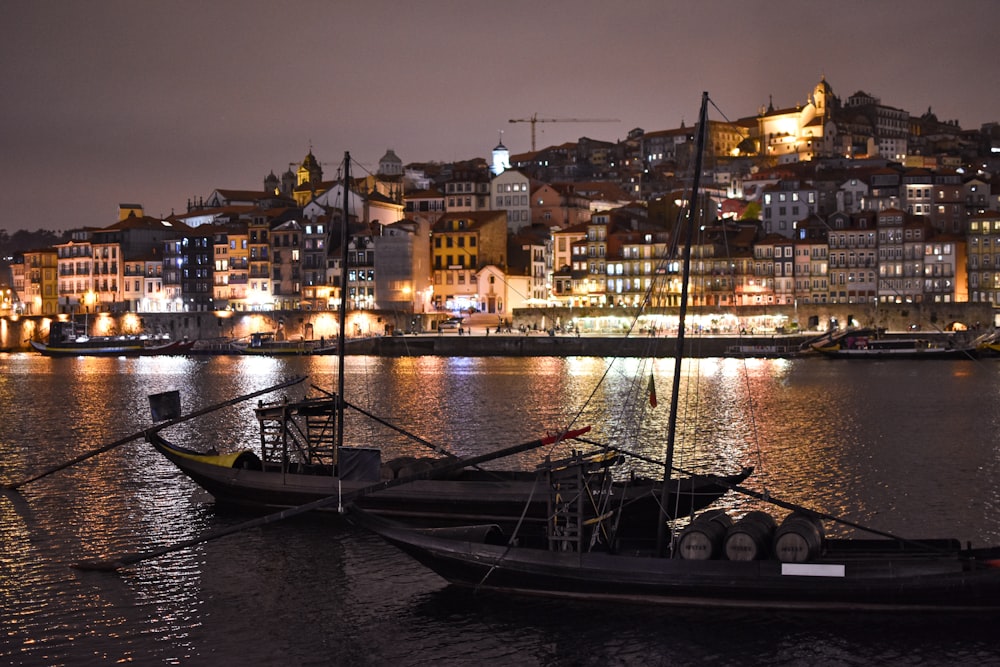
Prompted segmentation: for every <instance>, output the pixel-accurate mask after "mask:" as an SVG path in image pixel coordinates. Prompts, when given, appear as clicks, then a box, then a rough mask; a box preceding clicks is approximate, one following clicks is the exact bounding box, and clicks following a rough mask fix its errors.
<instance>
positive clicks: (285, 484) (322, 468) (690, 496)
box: [145, 157, 751, 534]
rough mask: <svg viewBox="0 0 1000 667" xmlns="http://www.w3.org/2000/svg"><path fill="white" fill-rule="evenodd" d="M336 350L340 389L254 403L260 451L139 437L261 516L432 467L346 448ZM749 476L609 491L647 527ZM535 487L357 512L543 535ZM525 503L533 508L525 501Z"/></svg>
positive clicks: (221, 498) (379, 500) (476, 486)
mask: <svg viewBox="0 0 1000 667" xmlns="http://www.w3.org/2000/svg"><path fill="white" fill-rule="evenodd" d="M348 165H349V157H348V158H346V159H345V177H344V182H345V183H349V182H350V179H349V176H348V175H347V172H348ZM344 200H345V210H344V214H343V220H344V221H345V224H344V225H343V231H342V234H343V236H342V238H341V247H342V248H343V251H344V257H343V266H347V257H346V255H347V229H346V221H347V220H348V219H349V218H348V215H347V210H346V202H348V201H349V200H350V198H349V197H345V198H344ZM341 308H342V309H341V311H340V333H339V336H338V340H341V341H342V340H345V331H344V322H345V320H346V312H345V310H344V308H346V306H345V305H344V304H343V303H342V306H341ZM251 347H252V342H251ZM335 347H337V348H338V354H339V356H340V364H339V369H340V372H339V373H338V391H337V392H324V395H322V396H319V397H314V398H308V397H307V398H304V399H301V400H291V399H290V400H280V401H278V402H276V403H270V404H267V405H260V406H259V407H258V408H257V411H256V417H257V420H258V422H259V429H260V438H259V440H260V447H259V449H257V450H256V451H252V450H240V451H236V452H233V453H224V454H218V453H216V452H214V451H212V450H211V449H210V447H208V446H206V447H198V448H195V447H187V446H183V445H178V444H176V443H172V442H171V441H170V440H169V438H168V437H167V436H166V435H165V434H164V432H163V431H162V430H160V429H157V428H151V429H150V430H149V431H147V432H146V434H145V437H146V439H147V440H148V441H149V442H150V443H151V444H152V445H153V447H155V448H156V449H157V451H159V452H160V453H162V454H163V455H164V456H165V457H167V458H168V459H169V460H170V461H172V462H173V463H174V464H175V465H176V466H177V467H178V468H179V469H180V470H181V471H183V472H184V473H185V474H186V475H187V476H188V477H190V478H191V479H192V480H194V481H195V482H196V483H197V484H198V485H200V486H201V487H202V488H204V489H205V490H206V491H208V492H209V493H211V494H212V496H213V497H214V498H215V499H216V502H218V503H220V504H222V505H233V506H238V507H242V508H246V509H254V510H262V511H266V510H274V509H281V508H289V507H296V506H300V505H303V504H306V503H309V502H312V501H316V500H318V499H322V498H327V497H329V496H337V495H341V494H346V493H352V492H354V491H356V490H359V489H363V488H366V487H369V486H371V485H372V484H376V483H378V482H380V480H382V479H384V478H390V479H391V478H398V477H400V476H402V477H406V476H407V475H408V474H410V473H411V472H412V471H413V470H414V469H419V468H429V467H431V466H432V465H433V463H432V462H431V461H430V460H396V461H390V462H388V463H387V464H386V465H383V464H382V460H381V453H380V451H379V450H378V449H377V448H368V447H346V446H344V439H343V424H344V420H343V411H344V408H345V407H347V405H348V404H347V402H346V401H345V400H344V399H343V396H344V379H343V368H344V356H343V355H344V346H339V345H337V346H335ZM166 394H168V395H169V398H170V400H169V401H166V400H164V402H166V403H170V404H173V403H176V402H177V401H178V400H179V399H178V398H177V397H175V396H174V393H173V392H166ZM154 398H156V397H151V405H152V403H155V402H157V401H154V400H153V399H154ZM351 407H352V408H353V409H359V408H355V407H354V406H351ZM359 410H360V409H359ZM156 412H158V411H154V413H156ZM362 412H363V410H362ZM167 413H168V414H171V415H173V414H176V413H179V407H176V409H174V408H173V407H172V408H171V409H170V410H168V411H167ZM365 414H366V415H367V416H369V417H370V418H373V419H377V417H375V416H374V415H368V414H367V413H365ZM159 416H161V417H162V416H163V415H162V414H161V415H159ZM164 418H166V417H164ZM382 423H383V424H384V425H387V426H389V425H388V424H386V423H385V422H382ZM397 430H400V431H401V429H397ZM404 433H405V432H404ZM423 444H427V443H423ZM439 453H441V452H440V451H439ZM750 473H751V470H750V469H744V470H740V471H739V472H736V473H734V474H732V475H728V476H723V477H715V476H713V475H690V476H687V477H685V478H682V479H677V480H671V481H670V482H669V483H668V484H667V486H664V484H663V482H662V480H660V479H644V478H637V479H630V480H628V481H627V482H622V483H619V484H617V485H615V486H614V487H613V488H612V489H611V490H610V493H612V494H613V495H614V496H615V497H616V498H620V499H624V500H627V501H628V502H630V503H631V505H632V506H633V508H634V516H636V517H639V516H649V517H651V518H650V520H652V517H655V515H656V513H657V512H658V511H659V510H658V507H659V504H660V503H661V502H663V498H664V496H666V497H667V498H668V499H669V502H670V504H671V507H675V506H676V507H679V508H682V509H683V511H685V512H687V511H691V510H693V509H698V508H701V507H705V506H707V505H708V504H710V503H711V502H713V501H714V500H716V499H718V498H719V497H720V496H721V495H723V494H724V493H726V491H727V487H726V485H725V484H727V483H734V482H737V481H740V480H743V479H745V478H746V477H747V476H748V475H749V474H750ZM537 479H538V475H537V474H536V472H535V471H515V472H485V471H480V470H475V469H463V470H459V471H456V472H455V473H453V474H451V475H449V477H448V478H447V479H441V480H421V481H417V482H414V483H411V484H407V485H405V486H399V487H395V488H393V489H391V490H385V491H382V492H380V493H378V494H374V495H372V496H370V497H366V498H365V500H364V501H363V503H362V504H363V505H364V506H366V507H369V508H371V509H372V510H373V511H377V512H380V513H383V514H385V515H389V516H395V517H407V518H412V519H419V520H430V521H436V522H440V521H445V522H449V523H454V522H468V521H483V520H487V521H496V522H498V523H501V524H503V525H510V526H513V525H514V524H515V523H517V521H518V519H519V518H520V517H521V515H522V513H524V512H525V508H526V507H527V513H526V515H525V522H526V524H527V526H526V531H527V533H528V534H530V533H532V531H533V530H534V529H535V528H537V530H538V534H541V531H542V530H543V529H544V523H545V518H546V517H547V509H546V505H545V503H546V501H545V494H544V493H534V488H535V485H536V484H537ZM533 496H536V497H538V498H540V499H541V500H539V501H536V502H533V503H529V502H528V501H529V499H530V498H532V497H533Z"/></svg>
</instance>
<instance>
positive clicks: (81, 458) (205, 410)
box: [4, 375, 307, 491]
mask: <svg viewBox="0 0 1000 667" xmlns="http://www.w3.org/2000/svg"><path fill="white" fill-rule="evenodd" d="M306 377H307V376H305V375H301V376H299V377H294V378H292V379H290V380H286V381H285V382H282V383H281V384H276V385H274V386H273V387H268V388H267V389H261V390H260V391H255V392H253V393H251V394H246V395H245V396H240V397H238V398H233V399H230V400H228V401H224V402H222V403H216V404H215V405H210V406H208V407H207V408H202V409H201V410H196V411H194V412H191V413H189V414H186V415H182V416H180V417H177V418H176V419H171V420H169V421H166V422H163V423H162V424H159V425H157V426H155V427H153V428H151V429H144V430H142V431H138V432H137V433H133V434H132V435H127V436H125V437H124V438H121V439H119V440H115V441H114V442H111V443H108V444H106V445H104V446H103V447H99V448H97V449H94V450H92V451H89V452H87V453H86V454H81V455H80V456H77V457H76V458H74V459H72V460H70V461H67V462H66V463H62V464H60V465H57V466H55V467H52V468H49V469H48V470H45V471H44V472H41V473H39V474H37V475H35V476H34V477H29V478H28V479H25V480H22V481H20V482H17V483H16V484H10V485H7V486H6V487H4V488H6V489H9V490H12V491H14V490H17V489H18V488H20V487H22V486H24V485H25V484H28V483H30V482H34V481H35V480H38V479H41V478H42V477H46V476H47V475H51V474H52V473H54V472H58V471H60V470H63V469H64V468H68V467H70V466H71V465H75V464H77V463H79V462H80V461H85V460H87V459H89V458H90V457H92V456H97V455H98V454H103V453H104V452H107V451H110V450H112V449H114V448H115V447H120V446H121V445H124V444H126V443H129V442H132V441H133V440H138V439H139V438H142V437H145V435H146V433H147V432H148V431H150V430H153V431H159V430H161V429H164V428H167V427H168V426H173V425H174V424H180V423H181V422H185V421H188V420H189V419H194V418H195V417H201V416H202V415H206V414H208V413H209V412H215V411H216V410H221V409H222V408H226V407H229V406H230V405H235V404H237V403H242V402H243V401H248V400H250V399H251V398H256V397H257V396H261V395H263V394H268V393H270V392H272V391H277V390H279V389H284V388H285V387H290V386H292V385H294V384H298V383H300V382H302V381H303V380H305V379H306Z"/></svg>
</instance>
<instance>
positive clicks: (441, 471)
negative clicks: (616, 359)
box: [75, 426, 590, 571]
mask: <svg viewBox="0 0 1000 667" xmlns="http://www.w3.org/2000/svg"><path fill="white" fill-rule="evenodd" d="M589 431H590V427H589V426H587V427H584V428H581V429H575V430H572V431H564V432H562V433H560V434H558V435H549V436H546V437H544V438H539V439H538V440H531V441H529V442H524V443H521V444H519V445H513V446H511V447H507V448H505V449H500V450H497V451H495V452H492V453H490V454H482V455H479V456H471V457H469V458H465V459H458V460H456V461H451V462H448V463H445V464H444V465H439V466H435V467H433V468H431V469H430V470H424V471H422V472H418V473H414V474H413V475H407V476H406V477H399V478H396V479H389V480H384V481H381V482H378V483H375V484H371V485H369V486H366V487H363V488H361V489H357V490H355V491H351V492H349V493H345V494H343V495H332V496H326V497H325V498H320V499H318V500H314V501H312V502H309V503H306V504H304V505H297V506H295V507H291V508H289V509H286V510H281V511H280V512H274V513H272V514H268V515H266V516H262V517H259V518H256V519H251V520H250V521H245V522H243V523H240V524H237V525H235V526H229V527H228V528H222V529H220V530H217V531H214V532H211V533H208V534H207V535H202V536H200V537H195V538H192V539H189V540H184V541H182V542H178V543H176V544H172V545H170V546H166V547H160V548H159V549H153V550H151V551H146V552H143V553H136V554H126V555H123V556H119V557H117V558H114V559H106V560H92V561H81V562H79V563H77V564H76V566H75V567H77V568H78V569H81V570H106V571H110V570H117V569H119V568H122V567H127V566H129V565H134V564H136V563H140V562H142V561H144V560H149V559H150V558H157V557H159V556H163V555H165V554H168V553H172V552H174V551H180V550H181V549H186V548H187V547H191V546H194V545H196V544H201V543H203V542H209V541H211V540H216V539H218V538H220V537H225V536H227V535H232V534H233V533H238V532H240V531H243V530H247V529H249V528H257V527H259V526H264V525H267V524H270V523H276V522H278V521H283V520H285V519H290V518H292V517H293V516H298V515H299V514H304V513H306V512H311V511H313V510H316V509H321V508H323V507H329V506H330V505H335V504H338V503H341V502H343V503H352V502H354V501H356V500H358V499H359V498H363V497H364V496H367V495H371V494H373V493H376V492H378V491H383V490H385V489H388V488H391V487H394V486H400V485H402V484H408V483H410V482H415V481H417V480H422V479H434V478H437V477H440V476H442V475H445V474H447V473H450V472H452V471H453V470H459V469H461V468H464V467H466V466H471V465H476V464H479V463H486V462H487V461H493V460H495V459H500V458H503V457H505V456H512V455H514V454H520V453H521V452H527V451H530V450H532V449H537V448H539V447H544V446H545V445H551V444H554V443H556V442H561V441H563V440H570V439H573V438H576V437H577V436H581V435H583V434H584V433H587V432H589Z"/></svg>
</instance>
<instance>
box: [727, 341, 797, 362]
mask: <svg viewBox="0 0 1000 667" xmlns="http://www.w3.org/2000/svg"><path fill="white" fill-rule="evenodd" d="M801 354H802V350H801V349H799V346H798V345H779V344H775V343H763V344H752V343H743V344H740V345H730V346H729V347H727V348H726V355H725V356H727V357H736V358H740V359H790V358H792V357H797V356H800V355H801Z"/></svg>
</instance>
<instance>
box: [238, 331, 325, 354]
mask: <svg viewBox="0 0 1000 667" xmlns="http://www.w3.org/2000/svg"><path fill="white" fill-rule="evenodd" d="M235 347H236V348H237V349H238V350H239V351H240V352H241V353H243V354H261V355H299V354H334V353H336V351H337V345H336V342H335V341H326V340H306V339H304V338H294V339H286V338H279V337H278V336H277V335H276V334H275V332H273V331H260V332H256V333H252V334H250V340H249V341H246V342H241V343H237V344H235Z"/></svg>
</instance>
